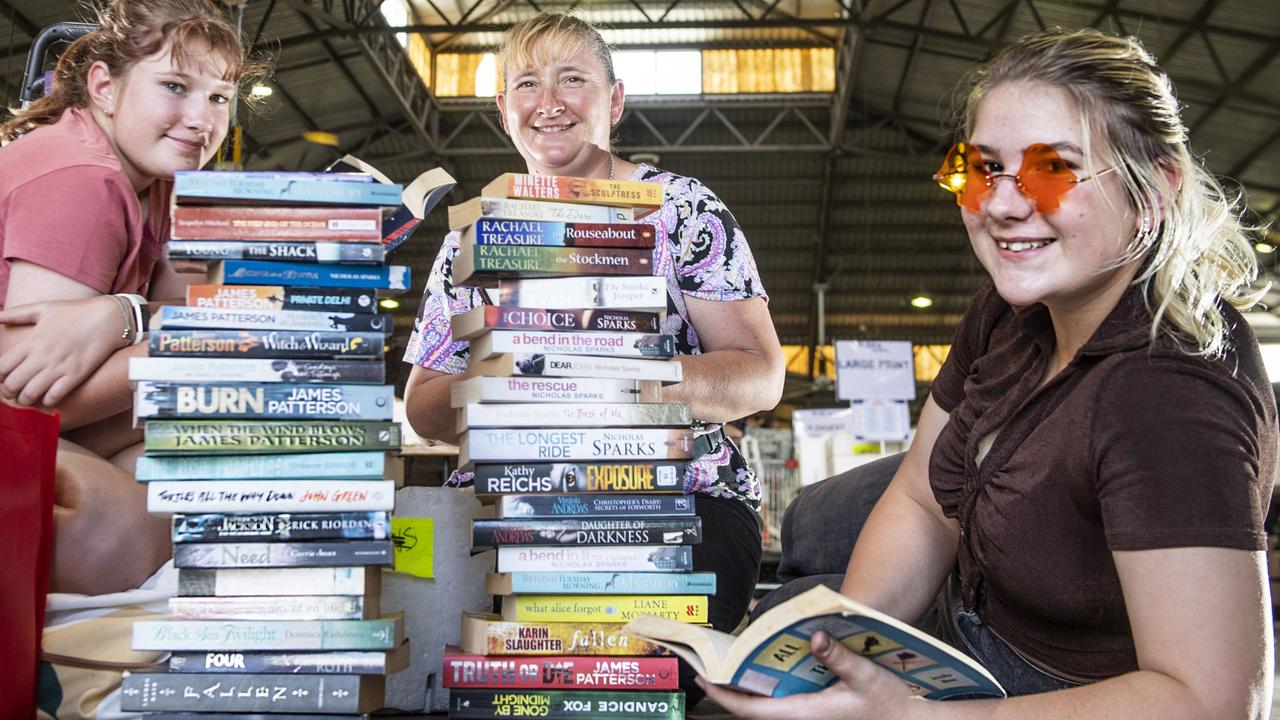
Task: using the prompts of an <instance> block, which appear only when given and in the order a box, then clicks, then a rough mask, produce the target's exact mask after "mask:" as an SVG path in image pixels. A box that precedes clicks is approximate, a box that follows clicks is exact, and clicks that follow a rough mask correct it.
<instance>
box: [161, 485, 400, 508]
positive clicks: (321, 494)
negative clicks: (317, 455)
mask: <svg viewBox="0 0 1280 720" xmlns="http://www.w3.org/2000/svg"><path fill="white" fill-rule="evenodd" d="M395 504H396V484H395V483H394V482H392V481H390V480H176V481H175V480H153V481H151V482H149V483H147V512H151V513H156V514H162V515H167V514H170V513H178V512H198V513H274V512H289V513H294V512H358V511H375V510H391V509H393V508H394V507H395Z"/></svg>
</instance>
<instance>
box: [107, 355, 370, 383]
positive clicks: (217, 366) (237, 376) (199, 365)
mask: <svg viewBox="0 0 1280 720" xmlns="http://www.w3.org/2000/svg"><path fill="white" fill-rule="evenodd" d="M386 376H387V372H386V364H385V363H381V362H371V361H369V360H284V359H279V360H273V359H270V358H229V357H228V358H209V357H186V358H177V357H135V358H129V382H139V381H141V380H150V381H152V382H177V383H184V382H186V383H190V382H206V383H218V382H221V383H237V382H329V383H370V384H377V385H381V384H382V383H383V382H385V381H386Z"/></svg>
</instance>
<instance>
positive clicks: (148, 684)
mask: <svg viewBox="0 0 1280 720" xmlns="http://www.w3.org/2000/svg"><path fill="white" fill-rule="evenodd" d="M384 687H385V681H384V679H383V678H382V677H381V676H378V675H266V674H264V675H235V674H226V675H224V674H213V675H196V674H187V673H184V674H173V675H171V674H168V673H130V674H126V675H125V676H124V679H123V681H122V682H121V686H120V709H121V710H122V711H125V712H144V711H154V710H198V711H202V712H307V711H313V710H314V711H321V712H326V713H335V712H369V711H372V710H377V709H378V708H380V707H382V705H383V702H384V694H385V693H384Z"/></svg>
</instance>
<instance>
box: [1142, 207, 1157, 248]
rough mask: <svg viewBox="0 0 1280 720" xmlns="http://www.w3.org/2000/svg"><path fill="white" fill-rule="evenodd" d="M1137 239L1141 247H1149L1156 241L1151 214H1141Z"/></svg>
mask: <svg viewBox="0 0 1280 720" xmlns="http://www.w3.org/2000/svg"><path fill="white" fill-rule="evenodd" d="M1138 241H1139V242H1141V243H1142V246H1143V247H1151V245H1152V244H1154V243H1155V241H1156V231H1155V228H1154V227H1153V226H1152V224H1151V216H1150V215H1143V216H1142V226H1141V227H1140V228H1138Z"/></svg>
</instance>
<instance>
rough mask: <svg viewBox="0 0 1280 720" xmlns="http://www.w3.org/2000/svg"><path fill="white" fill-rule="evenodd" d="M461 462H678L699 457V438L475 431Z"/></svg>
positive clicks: (660, 433) (661, 432) (678, 433)
mask: <svg viewBox="0 0 1280 720" xmlns="http://www.w3.org/2000/svg"><path fill="white" fill-rule="evenodd" d="M459 447H460V452H459V454H458V463H459V464H460V465H465V464H467V463H470V462H485V461H489V462H492V461H507V460H511V461H526V460H529V461H536V460H545V459H548V458H551V459H563V460H595V461H602V460H676V459H686V458H689V457H691V456H692V455H693V433H692V432H690V431H689V430H672V429H666V428H601V429H580V428H574V429H541V428H472V429H471V430H468V431H467V432H466V433H464V434H463V435H462V437H461V439H460V440H459Z"/></svg>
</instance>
